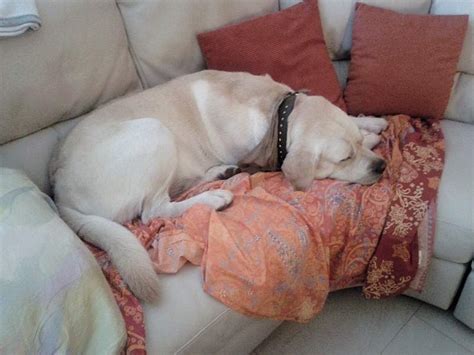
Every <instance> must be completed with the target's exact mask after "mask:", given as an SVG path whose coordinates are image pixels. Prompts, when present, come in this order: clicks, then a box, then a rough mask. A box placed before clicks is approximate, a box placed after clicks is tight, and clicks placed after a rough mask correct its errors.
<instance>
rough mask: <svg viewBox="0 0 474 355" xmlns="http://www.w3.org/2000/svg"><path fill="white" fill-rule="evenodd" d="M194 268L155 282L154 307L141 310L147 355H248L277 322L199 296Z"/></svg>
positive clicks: (149, 306)
mask: <svg viewBox="0 0 474 355" xmlns="http://www.w3.org/2000/svg"><path fill="white" fill-rule="evenodd" d="M201 284H202V282H201V270H200V268H199V267H195V266H191V265H189V264H188V265H185V266H184V267H183V268H182V269H181V270H180V271H179V272H178V273H177V274H173V275H163V276H161V286H162V287H161V295H160V301H159V302H158V303H157V304H156V305H145V306H144V311H145V326H146V337H147V340H146V343H147V350H148V353H149V354H175V353H178V354H183V353H192V354H214V353H222V354H244V353H249V352H250V351H251V350H252V349H253V348H255V347H256V346H257V345H258V344H259V343H260V342H261V341H262V340H263V339H265V338H266V337H267V336H268V335H269V334H270V333H271V332H272V331H273V330H274V329H275V328H276V327H277V326H278V325H279V324H280V323H281V322H279V321H273V320H268V319H255V318H249V317H246V316H243V315H241V314H239V313H236V312H234V311H232V310H230V309H229V308H227V307H226V306H224V305H223V304H222V303H220V302H218V301H216V300H215V299H214V298H212V297H210V296H208V295H207V294H205V293H204V291H203V290H202V286H201Z"/></svg>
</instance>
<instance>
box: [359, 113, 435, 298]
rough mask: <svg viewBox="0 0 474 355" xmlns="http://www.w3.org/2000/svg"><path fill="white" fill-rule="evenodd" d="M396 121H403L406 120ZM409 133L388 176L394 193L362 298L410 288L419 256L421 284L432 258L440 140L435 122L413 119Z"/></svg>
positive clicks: (371, 262)
mask: <svg viewBox="0 0 474 355" xmlns="http://www.w3.org/2000/svg"><path fill="white" fill-rule="evenodd" d="M397 124H403V125H408V120H404V121H400V122H399V123H398V122H397ZM392 127H393V126H392ZM410 131H411V132H410ZM410 131H409V133H408V134H407V135H406V136H405V137H403V140H402V144H403V149H402V151H401V154H402V156H401V157H400V159H401V160H402V164H401V168H400V170H398V171H392V172H391V174H390V177H391V179H392V186H393V189H394V196H393V199H392V203H391V207H390V212H389V214H388V217H387V221H386V223H385V226H384V230H383V233H382V236H381V240H380V243H379V246H378V248H377V251H376V252H375V255H374V256H373V258H372V260H371V261H370V264H369V268H368V273H367V280H366V283H365V285H364V289H363V292H364V295H365V296H366V297H367V298H376V299H378V298H382V297H386V296H392V295H398V294H400V293H402V292H403V291H405V290H406V289H407V288H408V287H410V284H411V283H412V282H413V281H414V279H415V276H416V274H417V271H418V267H419V265H420V260H419V256H420V255H421V256H422V258H423V260H421V261H422V265H425V270H423V275H420V276H418V277H419V278H421V279H420V280H419V281H418V282H421V283H423V281H424V278H425V276H426V268H427V263H426V259H428V260H429V259H430V258H431V253H432V246H433V237H434V225H435V217H436V209H435V206H436V196H437V191H438V186H439V181H440V177H441V172H442V170H443V165H444V139H443V134H442V131H441V127H440V124H439V122H432V123H428V122H426V121H420V120H412V121H411V127H410ZM424 225H425V226H424ZM420 227H421V228H425V229H427V232H428V240H427V241H424V240H423V239H420V238H419V235H418V233H419V232H420ZM420 242H421V243H426V246H425V248H423V249H420V248H419V247H420V246H419V243H420ZM412 288H414V289H418V290H420V288H421V287H420V285H414V287H412Z"/></svg>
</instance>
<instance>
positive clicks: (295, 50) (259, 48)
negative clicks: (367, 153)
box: [198, 0, 345, 109]
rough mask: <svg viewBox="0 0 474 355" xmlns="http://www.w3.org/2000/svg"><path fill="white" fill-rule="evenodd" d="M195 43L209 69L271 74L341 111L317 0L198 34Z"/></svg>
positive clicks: (340, 102)
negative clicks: (196, 42) (325, 99)
mask: <svg viewBox="0 0 474 355" xmlns="http://www.w3.org/2000/svg"><path fill="white" fill-rule="evenodd" d="M198 42H199V45H200V47H201V50H202V52H203V55H204V58H205V60H206V62H207V67H208V68H209V69H216V70H225V71H245V72H250V73H252V74H257V75H261V74H270V76H271V77H272V78H273V79H274V80H276V81H278V82H282V83H284V84H286V85H288V86H290V87H291V88H292V89H294V90H303V89H307V90H309V91H310V94H311V95H321V96H324V97H326V98H327V99H328V100H329V101H331V102H332V103H334V104H336V105H338V106H339V107H341V108H342V109H345V104H344V100H343V97H342V90H341V87H340V86H339V83H338V81H337V77H336V73H335V71H334V68H333V67H332V64H331V60H330V59H329V55H328V52H327V49H326V43H325V41H324V36H323V30H322V27H321V21H320V16H319V9H318V4H317V1H316V0H306V1H304V2H302V3H299V4H297V5H295V6H292V7H290V8H288V9H285V10H282V11H279V12H275V13H272V14H269V15H266V16H263V17H258V18H256V19H252V20H249V21H246V22H242V23H239V24H236V25H230V26H227V27H223V28H221V29H218V30H215V31H211V32H207V33H201V34H199V35H198Z"/></svg>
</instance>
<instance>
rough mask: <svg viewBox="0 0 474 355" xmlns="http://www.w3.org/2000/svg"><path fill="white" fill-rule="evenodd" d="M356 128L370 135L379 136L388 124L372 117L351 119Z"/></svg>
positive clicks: (381, 119)
mask: <svg viewBox="0 0 474 355" xmlns="http://www.w3.org/2000/svg"><path fill="white" fill-rule="evenodd" d="M352 119H353V120H354V122H355V124H356V125H357V127H359V128H360V129H364V130H366V131H369V132H371V133H375V134H380V132H382V131H384V130H385V129H386V128H387V127H388V122H387V120H386V119H384V118H380V117H374V116H359V117H352Z"/></svg>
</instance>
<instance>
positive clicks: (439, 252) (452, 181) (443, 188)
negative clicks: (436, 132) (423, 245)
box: [434, 120, 474, 263]
mask: <svg viewBox="0 0 474 355" xmlns="http://www.w3.org/2000/svg"><path fill="white" fill-rule="evenodd" d="M442 127H443V130H444V134H445V140H446V158H445V160H446V162H445V167H444V171H443V176H442V177H441V184H440V187H439V191H438V207H437V209H438V216H437V222H436V237H435V246H434V255H435V256H436V257H438V258H440V259H444V260H448V261H452V262H457V263H467V262H469V261H470V260H471V259H472V257H473V255H474V145H473V142H474V125H470V124H465V123H459V122H454V121H449V120H444V121H442Z"/></svg>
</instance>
